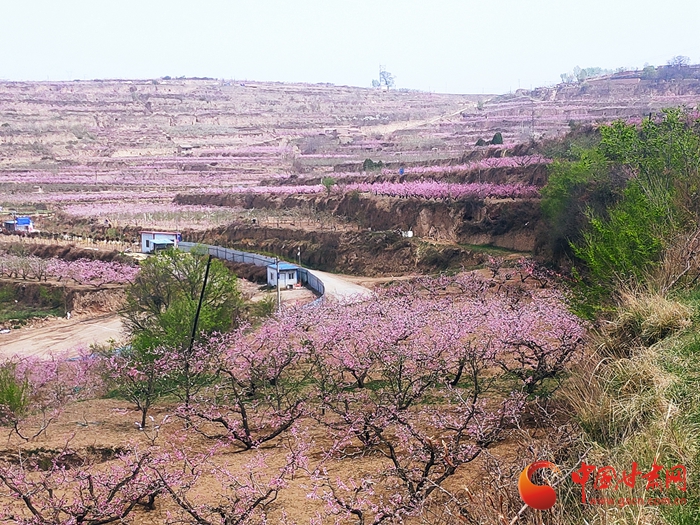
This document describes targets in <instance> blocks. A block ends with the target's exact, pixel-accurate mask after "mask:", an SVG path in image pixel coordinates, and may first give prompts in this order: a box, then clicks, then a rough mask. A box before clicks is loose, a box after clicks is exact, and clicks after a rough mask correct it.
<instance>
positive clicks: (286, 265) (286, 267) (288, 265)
mask: <svg viewBox="0 0 700 525" xmlns="http://www.w3.org/2000/svg"><path fill="white" fill-rule="evenodd" d="M276 266H277V265H276V264H268V265H267V267H268V268H275V267H276ZM298 269H299V267H298V266H297V265H296V264H291V263H282V262H281V263H280V270H282V271H284V270H298Z"/></svg>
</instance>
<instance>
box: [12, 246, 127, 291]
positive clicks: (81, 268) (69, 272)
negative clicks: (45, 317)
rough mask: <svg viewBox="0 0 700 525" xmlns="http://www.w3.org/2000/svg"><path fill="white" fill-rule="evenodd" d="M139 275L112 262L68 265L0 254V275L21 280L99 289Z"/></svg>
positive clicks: (122, 282) (31, 257) (54, 260)
mask: <svg viewBox="0 0 700 525" xmlns="http://www.w3.org/2000/svg"><path fill="white" fill-rule="evenodd" d="M138 271H139V269H138V267H136V266H131V265H129V264H124V263H120V262H115V261H112V262H105V261H99V260H90V259H78V260H77V261H70V262H69V261H64V260H62V259H57V258H53V259H41V258H39V257H35V256H31V255H30V256H19V255H12V254H7V253H0V275H2V276H5V277H10V278H21V279H24V280H36V281H46V280H47V279H56V280H58V281H73V282H75V283H77V284H89V285H91V286H95V287H99V286H102V285H105V284H125V283H129V282H132V281H133V280H134V277H136V274H137V273H138Z"/></svg>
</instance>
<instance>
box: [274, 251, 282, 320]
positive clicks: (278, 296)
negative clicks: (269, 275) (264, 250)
mask: <svg viewBox="0 0 700 525" xmlns="http://www.w3.org/2000/svg"><path fill="white" fill-rule="evenodd" d="M275 267H276V269H277V277H276V278H275V284H277V311H278V312H279V311H281V310H282V297H281V295H280V260H279V257H275Z"/></svg>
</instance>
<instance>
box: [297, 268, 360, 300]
mask: <svg viewBox="0 0 700 525" xmlns="http://www.w3.org/2000/svg"><path fill="white" fill-rule="evenodd" d="M309 273H311V274H312V275H315V276H316V277H318V278H319V279H321V281H323V286H324V287H325V289H326V293H325V294H324V295H325V296H327V297H329V298H331V299H338V300H347V299H351V298H353V297H368V296H370V295H372V291H371V290H370V289H369V288H365V287H364V286H360V285H359V284H355V283H351V282H349V281H346V280H345V279H343V278H342V277H341V276H338V275H333V274H332V273H326V272H319V271H318V270H309Z"/></svg>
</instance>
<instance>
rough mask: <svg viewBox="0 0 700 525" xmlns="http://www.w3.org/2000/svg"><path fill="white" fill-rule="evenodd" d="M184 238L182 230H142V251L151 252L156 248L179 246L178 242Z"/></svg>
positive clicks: (163, 248)
mask: <svg viewBox="0 0 700 525" xmlns="http://www.w3.org/2000/svg"><path fill="white" fill-rule="evenodd" d="M181 240H182V235H181V234H180V232H155V231H142V232H141V252H143V253H151V252H154V251H156V250H165V249H166V248H177V244H178V243H179V242H180V241H181Z"/></svg>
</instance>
